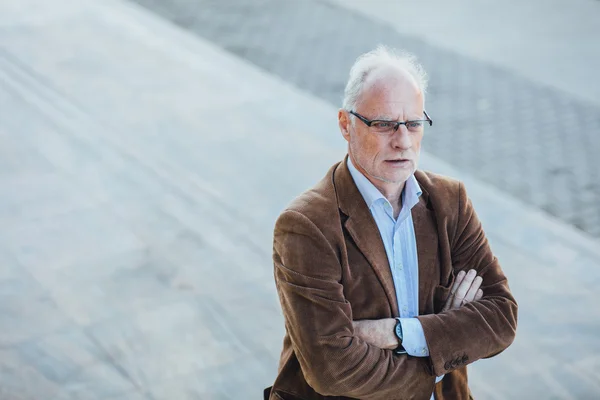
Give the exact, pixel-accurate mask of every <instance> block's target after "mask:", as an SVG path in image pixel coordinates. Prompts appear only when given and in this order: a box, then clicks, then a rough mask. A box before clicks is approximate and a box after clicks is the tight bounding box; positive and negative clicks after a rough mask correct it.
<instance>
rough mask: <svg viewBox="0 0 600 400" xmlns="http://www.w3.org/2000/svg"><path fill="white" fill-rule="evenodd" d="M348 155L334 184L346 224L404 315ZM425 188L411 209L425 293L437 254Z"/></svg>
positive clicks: (395, 310) (394, 313)
mask: <svg viewBox="0 0 600 400" xmlns="http://www.w3.org/2000/svg"><path fill="white" fill-rule="evenodd" d="M347 158H348V156H346V157H345V159H344V161H342V162H341V163H339V164H338V166H337V168H336V169H335V171H334V173H333V185H334V187H335V193H336V197H337V203H338V207H339V209H340V211H341V212H342V213H343V214H345V215H346V217H347V218H346V220H345V222H343V224H344V227H345V228H346V230H347V231H348V233H349V234H350V236H351V237H352V240H354V243H355V244H356V246H357V247H358V249H359V250H360V251H361V252H362V253H363V255H364V256H365V258H366V259H367V260H368V262H369V264H370V265H371V268H373V270H374V271H375V274H376V275H377V277H378V278H379V281H380V282H381V285H382V286H383V290H384V291H385V294H386V296H387V298H388V301H389V304H390V306H391V311H392V316H394V317H397V316H399V315H400V314H399V311H398V301H397V298H396V290H395V288H394V280H393V278H392V273H391V270H390V265H389V262H388V258H387V255H386V253H385V247H384V245H383V241H382V239H381V235H380V233H379V229H378V228H377V224H376V223H375V220H374V219H373V216H372V214H371V211H370V210H369V207H368V206H367V204H366V202H365V200H364V198H363V196H362V195H361V193H360V192H359V190H358V188H357V187H356V184H355V183H354V180H353V179H352V175H351V174H350V171H349V169H348V165H347ZM417 180H418V175H417ZM421 190H422V194H421V196H420V197H419V201H418V203H417V204H416V205H415V206H414V207H413V208H412V210H411V213H412V216H413V223H414V227H415V237H416V240H417V255H418V261H419V287H420V288H419V292H420V293H423V292H424V291H423V290H421V288H423V284H428V282H429V281H430V280H431V279H430V278H431V275H430V273H431V268H433V265H432V263H433V262H435V259H436V255H437V234H435V233H436V231H435V223H434V220H433V219H432V217H433V214H432V212H431V210H430V209H429V205H428V203H429V195H428V193H427V191H426V190H425V189H424V188H423V186H422V185H421ZM425 292H426V291H425ZM424 300H425V299H421V296H419V303H420V305H421V304H423V301H424Z"/></svg>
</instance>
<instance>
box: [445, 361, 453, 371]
mask: <svg viewBox="0 0 600 400" xmlns="http://www.w3.org/2000/svg"><path fill="white" fill-rule="evenodd" d="M444 368H446V369H447V370H448V369H450V368H451V366H450V361H446V364H444Z"/></svg>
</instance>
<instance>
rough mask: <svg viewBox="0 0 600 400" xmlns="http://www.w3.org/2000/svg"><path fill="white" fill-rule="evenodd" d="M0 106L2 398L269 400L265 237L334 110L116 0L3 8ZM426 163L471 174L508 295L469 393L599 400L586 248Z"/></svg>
mask: <svg viewBox="0 0 600 400" xmlns="http://www.w3.org/2000/svg"><path fill="white" fill-rule="evenodd" d="M61 10H62V11H61ZM90 43H93V44H94V45H93V46H91V45H90ZM0 105H2V109H1V110H2V112H1V113H0V149H2V151H3V152H5V153H3V154H6V155H7V157H3V158H2V162H4V164H3V165H4V166H5V167H6V169H5V170H0V199H1V200H0V226H2V229H0V237H2V241H1V242H0V297H1V300H2V301H1V302H0V304H1V306H0V322H1V325H2V327H3V330H2V332H1V333H0V398H7V399H11V400H12V399H23V400H25V399H26V400H38V399H46V398H51V399H60V400H62V399H69V400H74V399H119V400H125V399H128V400H130V399H133V400H141V399H156V400H158V399H169V400H170V399H184V400H186V399H246V398H257V397H258V398H260V394H261V390H262V388H263V387H264V386H267V385H268V384H270V383H272V380H273V379H274V376H275V372H276V369H277V362H278V357H279V352H280V350H281V340H282V338H283V321H282V317H281V314H280V311H279V310H280V309H279V304H278V300H277V296H276V293H275V288H274V285H273V278H272V265H271V235H272V226H273V223H274V220H275V218H276V217H277V215H278V214H279V212H280V210H281V209H282V208H283V207H284V206H285V205H286V204H287V203H288V202H289V201H290V200H291V199H292V198H293V197H294V196H295V195H297V194H298V193H299V192H301V191H302V190H304V189H306V188H307V187H309V186H310V185H312V184H313V183H314V182H315V181H316V180H318V179H320V178H321V177H322V175H323V174H324V173H325V171H326V170H327V168H328V167H329V166H330V165H331V164H333V163H334V162H336V161H338V160H339V159H340V158H341V157H342V156H343V154H344V142H343V140H342V139H341V137H340V135H339V134H338V133H337V127H336V109H335V107H332V106H331V104H329V103H327V102H325V101H323V100H320V99H318V98H316V97H313V96H311V95H309V94H307V93H306V92H302V91H299V90H298V89H297V88H295V87H293V86H291V85H289V84H287V83H286V82H284V81H282V80H280V79H277V78H276V77H273V76H271V75H269V74H267V73H265V72H264V71H261V70H259V69H258V68H255V67H253V66H252V65H250V64H247V63H245V62H243V61H241V60H240V59H238V58H236V57H233V56H232V55H230V54H228V53H226V52H224V51H222V50H221V49H219V48H217V47H216V46H214V45H212V44H210V43H209V42H206V41H203V40H199V39H197V38H196V37H194V36H193V35H190V34H188V33H187V32H185V31H183V30H179V29H177V28H175V27H174V26H173V25H171V24H168V23H166V22H164V21H162V20H161V19H159V18H157V17H156V16H154V15H152V14H151V13H148V12H146V11H144V10H143V9H142V8H140V7H137V6H134V5H132V4H130V3H124V2H121V1H115V0H107V1H103V2H96V1H91V0H88V1H79V0H77V1H76V0H72V1H69V0H54V1H53V4H52V6H49V5H48V3H47V2H45V1H43V0H27V1H23V0H14V1H12V0H11V1H4V2H2V3H0ZM298 110H303V112H305V113H306V114H307V115H311V117H312V118H311V119H310V120H308V119H303V118H297V117H294V116H295V115H296V114H295V113H296V112H297V111H298ZM215 115H223V116H226V117H225V118H215ZM7 149H8V150H7ZM423 166H424V167H426V168H428V169H432V170H435V171H438V172H441V173H446V174H449V175H453V176H456V177H460V178H461V179H463V180H464V181H465V183H466V185H467V188H468V191H469V194H470V196H471V197H472V199H473V201H474V203H475V206H476V208H477V210H478V212H479V214H480V215H481V218H482V220H483V222H484V225H485V227H486V231H487V232H488V234H489V236H490V238H491V240H492V243H493V245H494V248H495V249H496V253H497V255H498V257H499V258H500V259H501V261H502V264H503V266H504V269H505V271H506V273H507V274H508V276H509V278H510V282H511V286H512V288H513V291H514V292H515V295H516V297H517V299H518V301H519V304H520V316H521V319H520V328H519V335H518V336H517V340H516V341H515V343H514V345H513V346H512V347H511V348H509V349H508V350H507V351H506V352H505V353H503V354H502V355H501V356H499V357H496V358H494V359H491V360H485V361H480V362H477V363H475V364H474V365H473V366H472V367H471V380H470V383H471V385H472V387H473V390H474V392H475V394H476V395H477V397H478V398H490V399H520V398H523V399H528V398H557V399H574V398H582V399H586V398H595V397H597V396H598V394H600V385H599V384H598V374H597V372H596V371H598V364H599V362H600V348H599V342H598V340H597V337H598V332H600V324H599V322H598V321H600V315H598V311H597V309H596V308H594V307H587V306H584V305H590V304H592V305H593V304H595V300H596V297H597V296H596V288H597V286H598V284H600V272H599V271H600V265H599V263H598V259H599V257H600V254H599V253H600V250H599V249H598V246H597V241H595V240H592V239H591V238H589V237H588V236H586V235H584V234H582V233H580V232H578V231H576V230H574V229H573V228H571V227H569V226H565V225H564V224H562V223H560V222H557V221H556V220H553V219H550V218H548V217H547V216H546V215H545V214H543V213H541V212H539V211H538V210H536V209H535V208H529V207H528V206H525V205H524V204H523V203H521V202H519V201H518V200H515V199H514V198H511V197H509V196H507V195H506V194H505V193H503V192H501V191H499V190H497V189H496V188H494V187H493V186H489V185H486V184H483V183H482V182H481V181H479V180H478V179H476V178H474V177H473V176H472V175H470V174H465V173H463V172H461V171H458V170H456V169H455V168H453V167H452V166H450V165H448V164H447V163H445V162H443V161H441V160H439V159H438V158H436V157H434V156H432V155H430V154H428V153H425V154H423ZM524 355H525V356H526V357H524Z"/></svg>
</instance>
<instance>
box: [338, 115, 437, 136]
mask: <svg viewBox="0 0 600 400" xmlns="http://www.w3.org/2000/svg"><path fill="white" fill-rule="evenodd" d="M348 112H349V113H350V114H352V115H354V116H355V117H356V118H358V119H360V120H361V121H362V122H364V124H365V125H367V126H368V127H371V125H373V123H375V122H387V123H392V124H394V127H393V128H392V130H391V131H392V132H397V131H398V129H400V125H404V126H406V124H410V123H411V122H425V123H429V126H432V125H433V120H432V119H431V118H430V117H429V115H428V114H427V111H425V110H423V115H425V118H427V119H413V120H410V121H388V120H386V119H368V118H366V117H364V116H362V115H360V114H359V113H357V112H356V111H352V110H350V111H348Z"/></svg>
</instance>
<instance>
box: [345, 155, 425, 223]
mask: <svg viewBox="0 0 600 400" xmlns="http://www.w3.org/2000/svg"><path fill="white" fill-rule="evenodd" d="M347 164H348V170H350V175H352V179H353V180H354V183H355V184H356V187H357V188H358V191H359V192H360V194H361V195H362V197H363V198H364V199H365V202H366V203H367V206H368V207H369V209H371V206H372V205H373V204H375V202H376V201H378V200H379V199H383V200H385V201H386V202H388V200H387V199H386V198H385V196H384V195H383V194H381V192H380V191H379V189H377V188H376V187H375V185H373V184H372V183H371V181H369V180H368V179H367V177H366V176H364V175H363V173H362V172H360V171H359V170H358V169H356V167H355V166H354V164H353V163H352V160H350V157H348V163H347ZM422 193H423V191H422V190H421V187H420V186H419V182H417V178H415V175H414V174H412V175H411V176H410V177H409V178H408V179H407V180H406V183H405V185H404V190H403V191H402V211H401V213H402V212H404V210H405V209H408V210H410V209H412V208H413V207H414V206H415V205H416V204H417V203H418V202H419V196H421V194H422ZM388 203H389V202H388Z"/></svg>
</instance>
